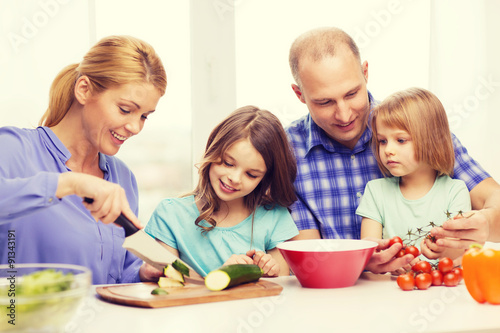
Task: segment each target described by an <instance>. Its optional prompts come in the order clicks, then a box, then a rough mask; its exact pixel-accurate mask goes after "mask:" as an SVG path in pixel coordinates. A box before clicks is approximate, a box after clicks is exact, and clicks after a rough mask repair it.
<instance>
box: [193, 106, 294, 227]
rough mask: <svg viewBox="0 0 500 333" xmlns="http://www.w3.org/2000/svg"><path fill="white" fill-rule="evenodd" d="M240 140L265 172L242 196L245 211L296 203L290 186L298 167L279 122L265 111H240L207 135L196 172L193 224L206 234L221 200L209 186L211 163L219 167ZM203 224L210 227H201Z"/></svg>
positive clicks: (213, 225) (255, 108)
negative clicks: (257, 155)
mask: <svg viewBox="0 0 500 333" xmlns="http://www.w3.org/2000/svg"><path fill="white" fill-rule="evenodd" d="M241 139H248V140H250V142H251V144H252V146H253V147H254V148H255V149H256V150H257V151H258V152H259V153H260V154H261V155H262V158H263V159H264V162H265V164H266V169H267V171H266V174H265V175H264V177H263V178H262V180H261V181H260V183H259V185H257V187H256V188H255V189H254V190H253V191H252V192H251V193H249V194H248V195H247V196H245V198H244V202H245V205H246V207H247V208H248V209H249V210H250V211H251V212H252V213H253V212H255V209H256V208H257V207H258V206H268V208H269V207H271V206H273V205H280V206H283V207H289V206H290V205H291V204H292V203H293V202H294V201H295V200H296V196H295V191H294V187H293V182H294V180H295V176H296V174H297V163H296V161H295V156H294V154H293V151H292V149H291V147H290V145H289V144H288V140H287V136H286V133H285V130H284V129H283V126H282V124H281V122H280V121H279V119H278V118H277V117H276V116H275V115H274V114H272V113H271V112H269V111H267V110H261V109H259V108H257V107H255V106H251V105H249V106H244V107H241V108H239V109H237V110H236V111H234V112H233V113H231V114H230V115H229V116H228V117H227V118H226V119H224V120H223V121H222V122H221V123H219V124H218V125H217V126H216V127H215V128H214V129H213V130H212V132H211V133H210V136H209V138H208V142H207V145H206V148H205V153H204V155H203V160H202V162H201V164H200V166H199V169H198V174H199V179H198V185H197V186H196V188H195V189H194V191H193V192H192V193H191V194H194V195H195V196H196V197H197V200H199V201H200V202H201V203H202V207H201V209H200V216H199V217H198V218H197V219H196V221H195V223H196V225H197V226H199V227H200V228H202V229H204V231H205V232H206V231H210V230H212V229H213V228H214V227H215V225H216V222H215V220H214V219H213V217H212V215H213V213H214V212H216V211H218V210H219V208H220V200H219V199H218V197H217V194H216V193H215V191H214V189H213V188H212V185H211V184H210V175H209V173H210V166H211V165H212V163H215V164H221V163H222V162H223V158H224V154H225V152H226V151H227V150H228V149H229V148H230V147H231V146H232V145H233V144H234V143H235V142H237V141H239V140H241ZM203 220H205V221H207V222H208V223H210V225H211V226H210V227H205V226H203V225H201V224H200V223H201V222H202V221H203Z"/></svg>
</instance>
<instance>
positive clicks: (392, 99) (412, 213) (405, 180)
mask: <svg viewBox="0 0 500 333" xmlns="http://www.w3.org/2000/svg"><path fill="white" fill-rule="evenodd" d="M372 129H373V140H372V145H373V152H374V155H375V157H376V159H377V162H378V165H379V168H380V170H381V171H382V173H383V174H384V175H385V176H392V177H386V178H381V179H376V180H372V181H370V182H368V184H367V185H366V188H365V192H364V194H363V197H362V199H361V202H360V205H359V207H358V209H357V210H356V214H358V215H360V216H362V217H363V219H362V222H361V237H362V238H366V237H371V238H391V237H394V236H399V237H401V238H405V236H406V235H407V234H408V231H409V230H410V231H412V232H413V233H414V234H416V237H414V238H418V231H419V230H423V229H424V228H426V227H429V229H428V230H427V231H429V230H430V227H432V225H433V224H436V225H441V224H442V223H443V222H444V221H446V220H447V219H449V218H450V217H451V216H455V215H457V214H459V213H460V212H467V211H469V210H470V209H471V201H470V195H469V191H468V189H467V186H466V185H465V183H464V182H463V181H462V180H458V179H452V178H450V177H451V176H452V174H453V165H454V161H455V155H454V151H453V144H452V139H451V133H450V129H449V126H448V119H447V117H446V112H445V110H444V108H443V106H442V104H441V102H440V101H439V100H438V98H437V97H436V96H435V95H434V94H432V93H431V92H429V91H427V90H424V89H418V88H412V89H408V90H405V91H401V92H398V93H395V94H393V95H392V96H389V97H388V98H387V99H386V100H384V101H383V102H382V103H381V104H380V105H378V106H377V107H376V108H375V110H374V111H373V116H372ZM415 246H417V248H420V250H421V252H422V254H423V255H424V256H425V257H427V258H428V259H438V258H442V257H450V258H452V259H454V258H457V257H459V256H460V255H461V254H463V250H461V249H458V250H457V249H448V248H443V247H439V246H437V245H436V244H435V243H433V242H432V241H431V240H429V239H423V240H422V241H421V242H420V239H418V242H417V243H416V244H415Z"/></svg>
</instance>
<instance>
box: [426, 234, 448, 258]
mask: <svg viewBox="0 0 500 333" xmlns="http://www.w3.org/2000/svg"><path fill="white" fill-rule="evenodd" d="M445 249H446V248H444V247H442V246H439V245H437V244H436V243H434V242H433V241H432V240H430V239H428V238H425V239H423V240H422V242H421V243H420V252H422V254H423V255H424V256H425V257H426V258H428V259H438V258H440V257H442V254H443V251H444V250H445Z"/></svg>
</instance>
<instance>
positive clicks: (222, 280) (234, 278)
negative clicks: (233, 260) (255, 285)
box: [205, 265, 264, 291]
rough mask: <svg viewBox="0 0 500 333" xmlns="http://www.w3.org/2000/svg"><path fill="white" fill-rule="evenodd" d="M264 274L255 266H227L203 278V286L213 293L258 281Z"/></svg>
mask: <svg viewBox="0 0 500 333" xmlns="http://www.w3.org/2000/svg"><path fill="white" fill-rule="evenodd" d="M263 274H264V272H263V271H262V269H261V268H260V267H259V266H257V265H228V266H222V267H221V268H219V269H216V270H213V271H211V272H210V273H208V274H207V276H206V277H205V286H206V287H207V288H208V289H210V290H213V291H218V290H223V289H226V288H229V287H234V286H237V285H240V284H243V283H247V282H253V281H257V280H259V279H260V278H261V277H262V275H263Z"/></svg>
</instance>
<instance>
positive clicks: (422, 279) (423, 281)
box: [415, 273, 432, 290]
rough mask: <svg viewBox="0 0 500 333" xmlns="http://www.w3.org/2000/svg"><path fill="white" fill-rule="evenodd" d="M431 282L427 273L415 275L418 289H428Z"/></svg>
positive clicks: (430, 277)
mask: <svg viewBox="0 0 500 333" xmlns="http://www.w3.org/2000/svg"><path fill="white" fill-rule="evenodd" d="M431 284H432V276H431V275H430V274H429V273H420V274H417V276H415V285H416V286H417V288H418V289H419V290H425V289H428V288H429V287H430V286H431Z"/></svg>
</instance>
